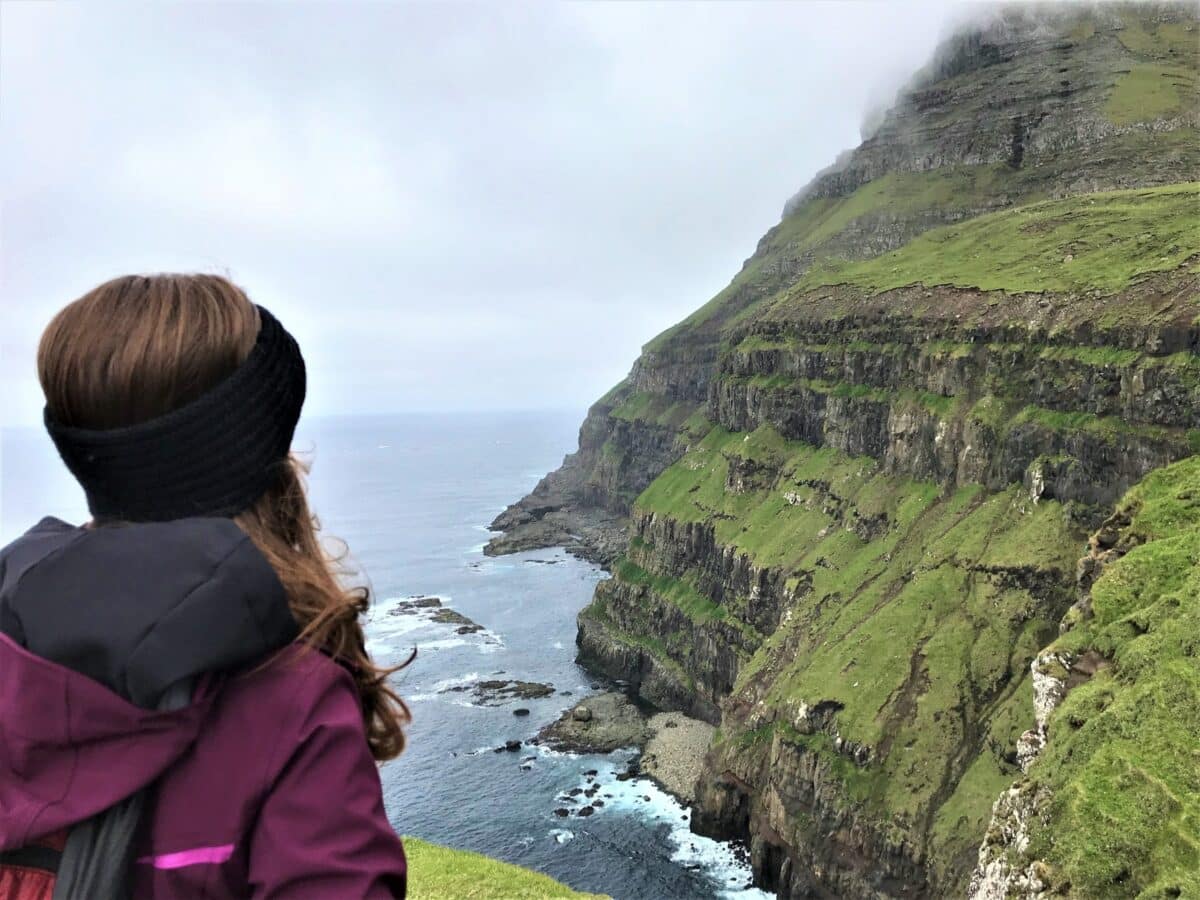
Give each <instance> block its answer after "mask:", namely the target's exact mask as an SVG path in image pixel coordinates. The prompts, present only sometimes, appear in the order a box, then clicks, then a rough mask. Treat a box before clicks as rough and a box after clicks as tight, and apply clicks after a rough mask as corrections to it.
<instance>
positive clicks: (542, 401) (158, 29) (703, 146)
mask: <svg viewBox="0 0 1200 900" xmlns="http://www.w3.org/2000/svg"><path fill="white" fill-rule="evenodd" d="M953 12H954V9H953V8H952V6H951V4H949V3H935V4H931V3H920V4H912V5H905V4H877V3H832V2H830V3H822V2H812V3H803V4H778V3H763V4H758V3H736V4H735V3H730V4H718V3H704V4H689V3H669V4H666V3H660V4H653V3H638V4H612V3H598V4H569V5H567V4H562V5H549V4H540V3H525V4H521V3H509V4H478V5H468V4H452V3H437V4H421V3H407V4H374V3H363V4H352V3H347V4H337V5H333V4H328V5H322V4H287V5H285V4H258V3H248V4H238V3H212V4H178V5H174V4H173V5H160V4H144V5H132V4H131V5H120V6H109V7H105V8H103V9H100V8H96V7H91V6H88V5H86V4H32V3H27V4H15V3H8V4H3V5H2V6H0V19H2V21H0V200H2V202H3V215H2V216H0V302H2V303H3V313H4V325H5V327H4V329H3V334H2V335H0V354H2V355H0V396H3V397H4V403H3V406H2V407H0V422H13V421H33V420H35V419H36V416H37V411H38V408H39V406H40V400H39V397H38V392H37V388H36V383H35V380H34V378H33V350H34V346H35V344H36V341H37V337H38V334H39V333H40V330H41V328H42V327H43V325H44V324H45V322H46V321H47V320H48V319H49V317H50V316H51V315H52V314H53V312H54V311H55V310H56V309H57V308H58V307H60V306H61V305H62V304H64V303H66V302H67V301H69V300H71V299H72V298H74V297H76V296H78V295H79V294H81V293H82V292H84V291H85V290H87V289H88V288H90V287H91V286H93V285H94V284H96V283H97V282H99V281H101V280H103V279H105V278H108V277H111V276H112V275H114V274H117V273H120V272H124V271H154V270H190V269H201V270H207V271H220V272H225V273H228V274H230V275H231V276H232V277H234V278H235V280H237V281H239V283H241V284H243V286H245V287H246V288H247V289H248V290H249V291H250V293H251V295H252V296H253V297H255V299H256V300H258V301H259V302H263V303H265V304H266V305H269V306H271V307H272V308H273V309H275V310H276V311H277V312H279V314H280V315H281V316H282V317H283V318H284V319H285V321H287V322H288V324H289V326H291V327H293V329H294V330H295V331H296V332H297V333H298V334H299V336H300V337H301V339H302V342H303V344H304V347H305V351H306V354H307V355H308V356H309V358H310V360H311V364H310V369H311V371H312V376H313V377H312V381H313V385H314V387H313V393H312V397H311V401H310V404H309V411H310V412H312V413H329V412H339V411H340V412H354V411H367V410H371V411H387V410H395V409H406V408H422V409H430V408H446V409H468V408H474V407H536V406H574V407H576V408H582V407H583V406H585V405H586V404H587V403H588V402H590V401H591V400H592V399H594V398H595V397H596V396H598V395H600V394H601V393H603V391H605V390H606V389H607V388H608V387H610V386H611V385H612V384H613V383H614V382H615V381H617V380H618V379H619V378H620V376H621V375H622V374H624V372H625V371H627V370H628V367H629V365H630V364H631V362H632V361H633V359H634V357H635V356H636V354H637V352H638V348H639V347H640V345H641V344H642V343H644V342H645V341H646V340H648V339H649V338H650V337H652V336H653V335H654V334H655V333H657V332H658V331H660V330H661V329H663V328H665V327H667V326H669V325H670V324H672V323H673V322H674V321H676V320H678V319H679V318H681V317H682V316H684V315H686V314H687V313H688V312H690V311H691V310H692V309H694V308H695V307H697V306H699V305H700V304H702V303H703V302H704V301H705V300H706V299H708V297H709V296H711V295H712V294H713V293H715V292H716V291H717V290H719V289H720V288H721V287H722V286H723V285H724V284H725V283H727V281H728V280H729V278H730V277H731V276H732V275H733V274H734V272H735V271H736V270H737V268H738V267H739V266H740V264H741V261H742V260H743V259H744V258H745V257H746V256H748V255H749V254H750V252H752V250H753V247H754V244H755V243H756V241H757V239H758V238H759V236H760V235H761V234H762V233H763V231H765V230H766V229H767V228H768V227H770V225H772V224H773V223H774V222H775V221H776V219H777V217H778V212H779V209H780V207H781V205H782V204H783V202H784V201H785V200H786V198H787V197H788V196H790V195H791V194H792V193H794V191H795V190H796V189H797V188H798V187H800V186H801V185H803V184H804V183H805V182H806V181H808V180H809V178H810V177H811V176H812V175H813V174H814V173H815V172H816V171H817V170H818V169H820V168H821V167H823V166H824V165H826V164H828V163H829V162H831V161H832V160H833V158H834V157H835V156H836V154H837V152H838V151H839V150H841V149H843V148H845V147H847V146H851V145H853V144H854V143H856V142H857V140H858V129H859V125H860V123H861V121H862V117H863V114H864V112H866V110H867V108H868V107H869V106H870V105H871V103H872V102H873V101H874V102H878V98H879V97H880V96H881V95H886V94H887V93H888V91H890V90H894V88H895V86H896V85H897V84H899V83H900V82H901V81H903V79H904V78H906V77H907V76H908V74H909V73H911V72H912V71H914V70H915V69H916V68H918V67H919V66H920V65H921V63H922V62H924V60H925V59H927V58H928V56H929V54H930V52H931V51H932V48H933V46H934V44H935V42H936V40H937V38H938V37H939V34H940V30H941V28H942V27H943V24H944V23H945V22H946V21H947V20H948V18H949V17H950V16H951V14H952V13H953Z"/></svg>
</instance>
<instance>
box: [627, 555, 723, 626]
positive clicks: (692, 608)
mask: <svg viewBox="0 0 1200 900" xmlns="http://www.w3.org/2000/svg"><path fill="white" fill-rule="evenodd" d="M613 575H614V576H616V578H617V579H618V580H620V581H623V582H624V583H625V584H633V585H641V586H644V587H648V588H650V589H651V590H652V591H654V593H655V594H657V595H658V596H659V597H660V598H661V599H664V600H669V601H670V602H671V603H672V604H674V605H675V606H677V607H678V608H679V609H680V610H681V611H682V612H683V613H684V614H685V615H686V616H687V617H688V618H689V619H691V620H692V621H693V622H695V623H696V624H697V625H703V624H704V623H705V622H711V621H712V620H713V619H724V618H726V617H727V616H728V612H727V610H726V609H725V607H723V606H721V605H720V604H719V603H714V602H713V601H712V600H710V599H709V598H708V597H705V596H704V595H703V594H701V593H700V592H699V591H698V590H696V588H695V586H693V585H692V584H691V583H690V582H688V581H685V580H684V579H681V578H672V577H671V576H669V575H652V574H651V573H649V572H647V571H646V570H645V569H643V568H642V567H641V566H639V565H638V564H637V563H635V562H632V561H631V560H629V559H620V560H618V561H617V563H616V565H615V566H614V567H613Z"/></svg>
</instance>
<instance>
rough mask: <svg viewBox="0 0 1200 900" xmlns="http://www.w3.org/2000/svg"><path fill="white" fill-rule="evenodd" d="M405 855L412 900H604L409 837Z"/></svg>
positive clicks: (506, 866) (488, 860)
mask: <svg viewBox="0 0 1200 900" xmlns="http://www.w3.org/2000/svg"><path fill="white" fill-rule="evenodd" d="M404 852H405V854H406V856H407V857H408V896H409V897H410V898H411V900H472V898H477V900H583V898H594V900H603V898H602V895H600V894H581V893H579V892H578V891H573V890H571V889H570V888H568V887H565V886H564V885H561V884H559V883H558V882H557V881H555V880H554V879H553V878H550V877H549V876H546V875H541V874H539V873H537V872H531V871H529V870H528V869H522V868H520V867H519V866H511V865H509V864H508V863H502V862H499V861H497V860H494V859H489V858H488V857H486V856H480V855H479V854H478V853H471V852H470V851H468V850H452V849H450V848H449V847H440V846H438V845H437V844H430V843H426V842H425V841H422V840H418V839H417V838H411V837H407V838H405V839H404Z"/></svg>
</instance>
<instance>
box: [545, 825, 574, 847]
mask: <svg viewBox="0 0 1200 900" xmlns="http://www.w3.org/2000/svg"><path fill="white" fill-rule="evenodd" d="M550 837H552V838H554V840H555V842H556V843H559V844H565V843H566V842H567V841H570V840H574V839H575V832H573V831H569V830H567V829H566V828H551V829H550Z"/></svg>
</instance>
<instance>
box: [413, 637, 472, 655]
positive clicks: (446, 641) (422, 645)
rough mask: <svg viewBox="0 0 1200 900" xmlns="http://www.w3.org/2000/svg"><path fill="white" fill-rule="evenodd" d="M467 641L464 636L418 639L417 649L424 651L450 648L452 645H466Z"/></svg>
mask: <svg viewBox="0 0 1200 900" xmlns="http://www.w3.org/2000/svg"><path fill="white" fill-rule="evenodd" d="M465 646H467V642H466V641H464V640H463V639H462V638H443V639H442V640H440V641H418V642H417V649H418V650H419V651H420V652H422V653H425V652H428V651H431V650H434V651H436V650H449V649H450V648H451V647H465Z"/></svg>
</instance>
